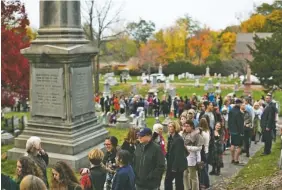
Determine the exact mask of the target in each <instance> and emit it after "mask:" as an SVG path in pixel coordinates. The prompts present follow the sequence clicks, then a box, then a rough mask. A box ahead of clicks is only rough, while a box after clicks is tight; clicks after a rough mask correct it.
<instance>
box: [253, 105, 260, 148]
mask: <svg viewBox="0 0 282 190" xmlns="http://www.w3.org/2000/svg"><path fill="white" fill-rule="evenodd" d="M261 114H262V110H261V108H260V105H259V103H258V102H255V103H254V115H255V117H254V127H253V138H254V141H255V144H257V142H259V140H260V137H261V127H260V120H261Z"/></svg>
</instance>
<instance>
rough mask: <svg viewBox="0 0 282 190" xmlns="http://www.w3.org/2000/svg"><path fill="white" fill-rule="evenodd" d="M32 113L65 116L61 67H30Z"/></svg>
mask: <svg viewBox="0 0 282 190" xmlns="http://www.w3.org/2000/svg"><path fill="white" fill-rule="evenodd" d="M31 84H32V97H31V102H32V104H31V106H32V115H40V116H49V117H60V118H65V107H64V85H63V68H32V83H31Z"/></svg>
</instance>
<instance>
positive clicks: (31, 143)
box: [26, 136, 41, 152]
mask: <svg viewBox="0 0 282 190" xmlns="http://www.w3.org/2000/svg"><path fill="white" fill-rule="evenodd" d="M40 143H41V139H40V138H39V137H37V136H32V137H30V138H29V139H28V140H27V141H26V152H30V151H31V149H32V148H33V147H36V146H39V144H40Z"/></svg>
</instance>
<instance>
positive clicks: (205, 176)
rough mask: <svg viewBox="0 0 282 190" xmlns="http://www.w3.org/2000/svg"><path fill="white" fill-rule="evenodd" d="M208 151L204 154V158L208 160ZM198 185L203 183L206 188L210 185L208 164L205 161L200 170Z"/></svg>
mask: <svg viewBox="0 0 282 190" xmlns="http://www.w3.org/2000/svg"><path fill="white" fill-rule="evenodd" d="M208 155H209V154H208V153H207V154H206V159H207V160H208ZM199 179H200V185H204V186H205V187H206V188H209V187H210V178H209V164H208V163H205V167H204V168H203V169H202V170H201V172H200V177H199Z"/></svg>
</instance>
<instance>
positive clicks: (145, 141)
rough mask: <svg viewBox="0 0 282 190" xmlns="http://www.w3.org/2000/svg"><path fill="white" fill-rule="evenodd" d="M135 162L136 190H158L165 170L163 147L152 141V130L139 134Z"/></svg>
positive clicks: (142, 131) (148, 129) (147, 129)
mask: <svg viewBox="0 0 282 190" xmlns="http://www.w3.org/2000/svg"><path fill="white" fill-rule="evenodd" d="M138 137H139V142H140V143H139V144H137V146H136V150H135V152H134V160H133V170H134V173H135V183H136V190H158V189H159V187H160V184H161V180H162V175H163V172H164V170H165V159H164V155H163V153H162V150H161V147H160V146H159V145H157V144H156V143H154V142H153V141H152V130H151V129H150V128H144V129H142V130H141V131H140V132H139V133H138Z"/></svg>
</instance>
